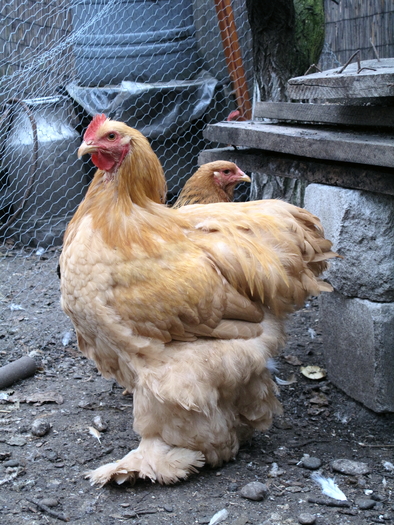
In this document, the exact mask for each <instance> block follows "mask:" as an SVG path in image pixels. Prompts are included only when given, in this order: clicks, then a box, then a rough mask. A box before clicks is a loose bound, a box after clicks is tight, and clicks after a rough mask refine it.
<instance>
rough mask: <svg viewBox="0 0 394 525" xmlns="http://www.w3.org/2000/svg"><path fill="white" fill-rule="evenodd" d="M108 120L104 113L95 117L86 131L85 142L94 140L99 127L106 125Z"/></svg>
mask: <svg viewBox="0 0 394 525" xmlns="http://www.w3.org/2000/svg"><path fill="white" fill-rule="evenodd" d="M106 120H107V117H106V116H105V115H104V113H102V114H101V115H95V116H94V117H93V120H92V122H91V123H90V124H89V126H88V127H87V129H86V131H85V135H84V140H85V141H86V140H92V139H93V138H94V136H95V135H96V132H97V130H98V129H99V127H100V126H101V125H102V124H104V122H105V121H106Z"/></svg>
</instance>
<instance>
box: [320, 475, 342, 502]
mask: <svg viewBox="0 0 394 525" xmlns="http://www.w3.org/2000/svg"><path fill="white" fill-rule="evenodd" d="M311 479H312V480H313V481H314V482H315V483H318V484H319V485H320V486H321V488H322V492H323V494H325V495H326V496H329V497H330V498H333V499H337V500H339V501H346V500H347V497H346V496H345V494H344V493H343V492H342V490H341V489H340V488H339V487H338V485H337V484H336V483H335V480H334V479H332V478H324V477H323V476H321V475H320V474H318V473H317V472H314V473H313V474H312V476H311Z"/></svg>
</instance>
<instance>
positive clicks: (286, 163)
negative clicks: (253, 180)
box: [198, 148, 394, 195]
mask: <svg viewBox="0 0 394 525" xmlns="http://www.w3.org/2000/svg"><path fill="white" fill-rule="evenodd" d="M215 160H228V161H230V162H235V163H236V164H237V165H238V166H239V167H240V168H241V169H242V170H243V171H247V172H249V173H261V174H266V175H275V176H278V177H288V178H291V179H300V180H306V181H308V182H309V183H311V182H315V183H317V184H328V185H330V186H339V187H341V188H350V189H356V190H364V191H372V192H374V193H383V194H385V195H394V173H393V170H392V169H389V168H378V167H375V168H374V167H371V166H365V165H357V164H346V165H345V166H344V165H343V163H339V162H330V161H326V160H313V159H307V158H305V157H296V156H293V155H287V154H284V153H273V152H269V153H267V152H265V151H261V150H256V149H237V150H235V149H234V148H217V149H210V150H204V151H201V153H200V154H199V156H198V163H199V165H201V164H205V163H206V162H213V161H215Z"/></svg>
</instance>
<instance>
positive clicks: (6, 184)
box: [0, 0, 253, 337]
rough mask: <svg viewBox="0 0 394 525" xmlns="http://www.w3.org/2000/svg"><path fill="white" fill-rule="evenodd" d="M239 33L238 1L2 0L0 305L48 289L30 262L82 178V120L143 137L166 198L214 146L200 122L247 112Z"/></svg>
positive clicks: (73, 204)
mask: <svg viewBox="0 0 394 525" xmlns="http://www.w3.org/2000/svg"><path fill="white" fill-rule="evenodd" d="M248 35H250V30H249V26H248V22H247V16H246V12H245V8H244V5H243V2H241V1H233V2H231V3H230V2H229V1H228V0H209V1H206V0H194V1H188V0H173V1H171V0H68V1H66V0H45V1H33V0H23V1H19V0H5V1H4V0H3V2H2V18H1V21H0V50H1V51H2V52H1V54H0V104H1V110H0V124H1V125H0V277H1V284H0V286H1V288H0V310H1V311H3V313H4V311H8V313H9V311H13V312H15V311H16V310H19V309H22V308H26V306H24V304H25V303H26V304H27V303H28V302H29V300H30V299H31V298H34V300H35V301H36V300H38V299H39V298H40V297H41V298H42V297H43V296H44V295H45V293H46V292H47V290H48V286H50V285H52V286H58V283H57V277H56V275H55V272H54V271H51V272H50V273H48V268H47V267H46V266H45V265H42V266H40V265H36V266H35V267H34V269H32V266H31V261H32V260H33V259H34V260H36V261H37V260H43V259H47V258H50V259H53V260H55V259H56V258H57V257H58V255H59V252H60V249H61V242H62V236H63V233H64V229H65V227H66V225H67V223H68V221H69V220H70V218H71V217H72V215H73V213H74V211H75V209H76V208H77V206H78V204H79V202H80V201H81V200H82V198H83V196H84V194H85V192H86V189H87V187H88V185H89V182H90V181H91V179H92V176H93V173H94V171H95V168H94V166H93V165H92V164H91V161H90V160H85V159H80V160H79V159H77V156H76V151H77V149H78V146H79V144H80V143H81V140H82V135H83V132H84V130H85V129H86V127H87V125H88V124H89V122H90V120H91V118H92V116H93V115H95V114H97V113H105V114H106V115H107V116H108V117H111V118H113V119H115V120H122V121H124V122H126V123H127V124H129V125H130V126H132V127H135V128H137V129H139V130H140V131H141V132H142V133H144V134H145V135H146V136H147V137H148V138H149V140H150V142H151V145H152V147H153V149H154V150H155V152H156V153H157V155H158V156H159V158H160V160H161V162H162V164H163V167H164V170H165V173H166V177H167V181H168V202H169V203H170V204H171V202H173V201H174V200H175V198H176V196H177V194H178V193H179V191H180V189H181V188H182V186H183V184H184V182H185V181H186V180H187V178H189V176H190V175H191V174H192V173H193V172H194V171H195V169H196V168H197V165H198V153H199V152H200V151H201V150H203V149H204V148H206V147H210V146H213V145H212V144H208V142H207V141H206V140H205V139H204V136H203V130H204V127H205V126H206V125H207V123H210V122H215V121H220V120H223V119H225V118H227V117H228V115H229V114H230V112H232V111H234V110H237V111H238V113H236V114H238V115H239V114H241V116H242V113H244V114H245V115H246V116H248V115H247V111H250V98H251V96H252V93H251V86H252V84H253V81H252V66H251V63H252V60H251V49H250V48H251V45H250V42H249V40H248V38H249V37H248ZM241 50H242V52H241ZM240 100H241V102H240ZM248 104H249V105H248ZM248 191H249V190H248V188H246V187H243V188H242V187H241V188H240V189H239V190H238V192H237V194H236V199H238V200H246V199H247V198H248ZM52 266H53V265H52ZM29 298H30V299H29ZM0 337H1V333H0Z"/></svg>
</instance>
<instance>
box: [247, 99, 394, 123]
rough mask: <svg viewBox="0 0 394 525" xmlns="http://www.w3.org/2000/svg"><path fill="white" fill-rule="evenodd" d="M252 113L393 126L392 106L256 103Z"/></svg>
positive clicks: (285, 118) (265, 116)
mask: <svg viewBox="0 0 394 525" xmlns="http://www.w3.org/2000/svg"><path fill="white" fill-rule="evenodd" d="M254 116H255V117H260V118H269V119H275V120H285V121H294V122H305V123H306V122H308V123H311V124H318V123H323V124H342V125H344V126H368V127H369V126H371V127H379V126H384V127H394V105H393V106H384V107H382V106H350V105H344V104H299V103H294V102H256V103H255V108H254Z"/></svg>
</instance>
